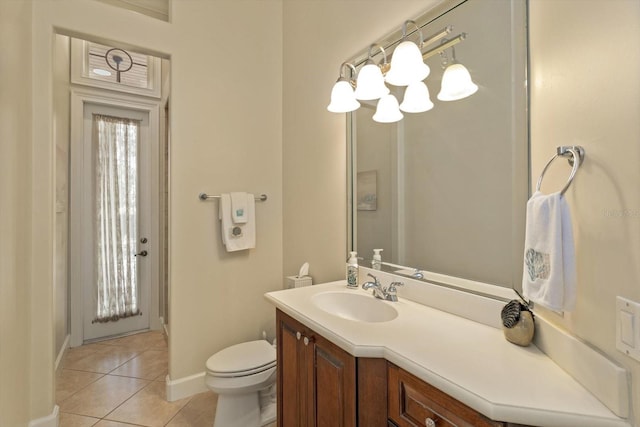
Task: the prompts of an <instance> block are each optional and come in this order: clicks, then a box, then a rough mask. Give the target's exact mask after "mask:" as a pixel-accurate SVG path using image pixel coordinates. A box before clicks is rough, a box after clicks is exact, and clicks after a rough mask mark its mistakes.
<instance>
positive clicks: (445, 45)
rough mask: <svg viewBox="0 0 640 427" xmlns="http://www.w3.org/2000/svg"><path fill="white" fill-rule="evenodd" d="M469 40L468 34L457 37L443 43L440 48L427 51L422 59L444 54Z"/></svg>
mask: <svg viewBox="0 0 640 427" xmlns="http://www.w3.org/2000/svg"><path fill="white" fill-rule="evenodd" d="M466 38H467V33H462V34H458V35H457V36H456V37H454V38H452V39H451V40H448V41H446V42H444V43H442V44H441V45H440V46H436V47H434V48H433V49H431V50H428V51H426V52H425V53H423V54H422V59H427V58H431V57H432V56H435V55H438V54H439V53H440V52H443V51H444V50H445V49H448V48H450V47H451V46H455V45H457V44H458V43H460V42H461V41H462V40H464V39H466Z"/></svg>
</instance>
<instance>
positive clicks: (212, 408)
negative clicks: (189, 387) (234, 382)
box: [167, 391, 218, 427]
mask: <svg viewBox="0 0 640 427" xmlns="http://www.w3.org/2000/svg"><path fill="white" fill-rule="evenodd" d="M217 402H218V397H217V396H216V394H215V393H213V392H212V391H207V392H204V393H200V394H196V395H195V396H193V397H192V398H191V400H189V403H187V404H186V405H185V406H184V408H182V409H181V410H180V412H178V413H177V414H176V416H175V417H173V419H172V420H171V422H169V424H167V427H211V425H212V424H213V418H214V417H215V413H216V404H217Z"/></svg>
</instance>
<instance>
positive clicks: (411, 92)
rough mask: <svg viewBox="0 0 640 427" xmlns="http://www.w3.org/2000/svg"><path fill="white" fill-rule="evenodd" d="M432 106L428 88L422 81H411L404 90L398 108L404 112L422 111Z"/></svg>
mask: <svg viewBox="0 0 640 427" xmlns="http://www.w3.org/2000/svg"><path fill="white" fill-rule="evenodd" d="M432 108H433V102H431V99H430V98H429V88H427V85H426V84H424V82H417V83H411V84H410V85H409V86H407V88H406V89H405V91H404V99H403V100H402V104H400V109H401V110H402V111H404V112H405V113H423V112H425V111H429V110H431V109H432Z"/></svg>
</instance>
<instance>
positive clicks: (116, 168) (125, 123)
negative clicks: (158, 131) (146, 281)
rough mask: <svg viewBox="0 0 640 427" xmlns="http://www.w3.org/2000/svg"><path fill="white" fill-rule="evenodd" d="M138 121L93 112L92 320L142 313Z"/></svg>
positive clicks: (110, 319)
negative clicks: (94, 264)
mask: <svg viewBox="0 0 640 427" xmlns="http://www.w3.org/2000/svg"><path fill="white" fill-rule="evenodd" d="M139 132H140V122H138V121H136V120H130V119H123V118H116V117H109V116H104V115H98V114H94V116H93V141H94V144H95V149H96V150H95V153H96V154H95V171H96V175H95V239H94V241H95V253H96V257H95V260H96V266H95V267H96V268H95V272H96V277H95V283H96V287H95V296H96V298H95V300H96V313H95V320H94V322H109V321H117V320H118V319H121V318H124V317H129V316H135V315H138V314H139V307H138V272H137V268H136V267H137V266H136V258H135V256H134V255H135V253H136V249H137V240H138V212H137V200H138V140H139Z"/></svg>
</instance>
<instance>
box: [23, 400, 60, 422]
mask: <svg viewBox="0 0 640 427" xmlns="http://www.w3.org/2000/svg"><path fill="white" fill-rule="evenodd" d="M59 411H60V408H59V407H58V405H55V406H54V407H53V411H52V412H51V414H49V415H47V416H46V417H42V418H38V419H36V420H32V421H31V422H29V427H58V412H59Z"/></svg>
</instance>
